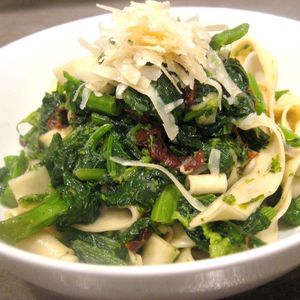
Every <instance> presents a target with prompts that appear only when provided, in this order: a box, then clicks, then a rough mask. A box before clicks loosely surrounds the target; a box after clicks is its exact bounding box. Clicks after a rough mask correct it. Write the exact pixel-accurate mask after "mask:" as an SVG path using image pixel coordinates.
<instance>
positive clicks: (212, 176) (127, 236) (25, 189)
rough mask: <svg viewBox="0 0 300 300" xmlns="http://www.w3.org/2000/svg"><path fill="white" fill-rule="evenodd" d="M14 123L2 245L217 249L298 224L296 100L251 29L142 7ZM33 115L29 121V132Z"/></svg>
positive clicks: (188, 253) (157, 258)
mask: <svg viewBox="0 0 300 300" xmlns="http://www.w3.org/2000/svg"><path fill="white" fill-rule="evenodd" d="M98 7H99V8H101V9H105V10H108V11H110V12H111V13H112V20H113V23H112V24H100V37H99V39H98V40H97V41H95V42H94V43H90V42H88V41H86V40H84V39H82V38H81V39H80V43H81V45H82V46H83V47H85V48H86V49H87V50H88V51H89V53H90V54H89V55H87V56H84V57H80V58H78V59H75V60H72V61H70V62H68V63H66V64H65V65H63V66H60V67H58V68H56V69H55V70H54V74H55V76H56V83H55V85H54V86H53V88H51V90H49V91H48V92H46V93H45V96H44V98H43V99H42V104H41V106H40V107H39V108H38V109H37V110H36V111H34V112H32V113H31V114H30V115H28V116H27V117H26V118H24V119H23V120H21V121H20V123H19V124H18V126H17V128H18V130H19V134H20V143H21V145H22V146H23V147H24V150H23V151H21V153H20V154H19V155H17V156H16V155H9V156H6V157H4V166H3V167H2V168H0V183H1V190H0V203H1V204H3V205H4V206H6V207H7V208H8V209H7V210H6V212H5V220H2V221H0V240H2V241H3V242H5V243H8V244H12V245H15V246H16V247H18V248H21V249H24V250H26V251H29V252H32V253H36V254H40V255H44V256H47V257H51V258H56V259H61V260H64V261H69V262H78V261H79V262H85V263H92V264H110V265H152V264H168V263H177V262H187V261H193V260H198V259H203V258H208V257H211V258H214V257H219V256H223V255H228V254H231V253H236V252H240V251H245V250H249V249H252V248H256V247H259V246H262V245H265V244H268V243H272V242H274V241H276V240H277V238H278V237H277V236H278V226H279V224H280V223H285V225H286V226H299V225H300V98H299V97H297V96H295V95H294V94H293V93H291V92H290V91H289V90H280V91H278V90H277V86H276V83H277V65H276V61H275V60H274V59H273V57H272V55H271V54H270V53H269V52H267V51H266V50H265V49H264V48H262V47H261V45H259V44H258V43H257V42H256V41H255V39H253V38H252V37H251V36H250V35H248V30H249V25H248V24H247V23H243V24H240V25H238V24H237V25H238V26H236V27H234V28H228V27H227V26H226V25H222V24H217V25H209V26H204V25H202V24H201V23H200V22H199V20H198V18H197V17H192V18H189V19H187V20H181V19H180V18H179V17H177V16H174V15H173V14H172V11H171V10H170V7H169V3H168V2H156V1H150V0H148V1H146V2H145V3H135V2H132V3H131V5H130V6H128V7H126V8H124V9H123V10H118V9H114V8H111V7H106V6H103V5H98ZM24 124H27V125H30V129H29V130H28V131H26V132H24V131H23V130H22V126H23V125H24Z"/></svg>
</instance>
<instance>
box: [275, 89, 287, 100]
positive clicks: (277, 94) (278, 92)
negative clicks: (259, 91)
mask: <svg viewBox="0 0 300 300" xmlns="http://www.w3.org/2000/svg"><path fill="white" fill-rule="evenodd" d="M289 92H290V91H289V90H282V91H276V92H275V99H276V101H277V100H279V98H280V97H281V96H283V95H285V94H287V93H289Z"/></svg>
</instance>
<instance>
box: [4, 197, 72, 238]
mask: <svg viewBox="0 0 300 300" xmlns="http://www.w3.org/2000/svg"><path fill="white" fill-rule="evenodd" d="M68 209H69V205H68V203H67V202H66V201H64V200H62V199H61V198H60V196H59V195H58V194H51V195H49V196H48V197H47V198H46V199H45V201H44V202H43V203H42V204H41V205H39V206H36V207H35V208H33V209H31V210H29V211H27V212H25V213H23V214H21V215H19V216H16V217H13V218H10V219H7V220H5V221H1V222H0V239H1V240H3V241H4V242H7V243H9V244H16V243H17V242H19V241H21V240H23V239H25V238H27V237H29V236H30V235H32V234H34V233H36V232H38V231H40V230H41V229H43V228H45V227H47V226H50V225H52V224H54V223H55V221H56V220H57V219H58V217H60V216H61V215H62V214H64V213H66V212H67V210H68Z"/></svg>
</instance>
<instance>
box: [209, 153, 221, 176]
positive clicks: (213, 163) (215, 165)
mask: <svg viewBox="0 0 300 300" xmlns="http://www.w3.org/2000/svg"><path fill="white" fill-rule="evenodd" d="M220 158H221V151H220V150H218V149H211V151H210V154H209V159H208V169H209V171H210V173H211V174H219V173H220Z"/></svg>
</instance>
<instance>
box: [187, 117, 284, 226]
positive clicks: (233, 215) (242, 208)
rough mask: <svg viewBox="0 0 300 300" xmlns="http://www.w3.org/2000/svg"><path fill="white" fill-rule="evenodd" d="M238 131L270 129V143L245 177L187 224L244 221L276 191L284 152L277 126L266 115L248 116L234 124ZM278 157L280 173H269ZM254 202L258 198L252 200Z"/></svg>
mask: <svg viewBox="0 0 300 300" xmlns="http://www.w3.org/2000/svg"><path fill="white" fill-rule="evenodd" d="M236 125H237V127H238V128H241V129H243V130H249V129H252V128H256V127H263V128H267V129H269V130H270V134H271V141H270V144H269V145H268V146H267V147H266V148H265V149H262V150H261V151H260V152H259V154H258V156H257V157H256V164H255V167H254V168H253V170H252V171H251V172H249V173H248V174H247V175H246V176H243V177H242V178H240V179H239V180H238V181H236V182H235V183H234V184H233V185H232V187H231V188H229V189H228V190H227V191H226V192H225V193H224V194H222V195H221V196H219V197H218V198H217V199H216V200H215V201H214V202H213V203H212V204H210V205H209V206H208V207H207V208H206V209H205V210H204V211H203V212H201V213H200V214H199V215H197V216H196V217H195V218H194V219H193V220H192V221H191V223H190V227H197V226H199V225H201V224H203V223H207V222H212V221H221V220H222V221H225V220H246V219H247V218H248V217H249V216H250V215H251V214H252V213H253V212H254V211H255V210H256V209H257V208H258V207H259V206H260V205H261V202H262V200H263V199H264V198H266V197H268V196H270V195H272V194H273V193H275V191H276V190H277V188H278V186H279V185H280V183H281V181H282V177H283V172H284V168H285V153H284V144H283V140H282V136H281V133H280V130H279V129H278V127H277V126H276V125H275V124H274V122H273V121H272V120H271V119H270V118H268V117H267V116H266V115H264V114H263V115H260V116H257V115H256V114H251V115H249V116H248V117H247V118H245V119H243V120H240V121H238V122H237V123H236ZM277 156H278V159H279V164H280V170H279V171H278V172H275V173H272V172H271V171H270V167H271V164H272V159H274V158H275V157H277ZM225 196H231V197H233V198H234V199H235V201H234V203H232V204H228V203H226V202H225V201H224V197H225ZM254 199H257V200H256V201H254Z"/></svg>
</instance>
